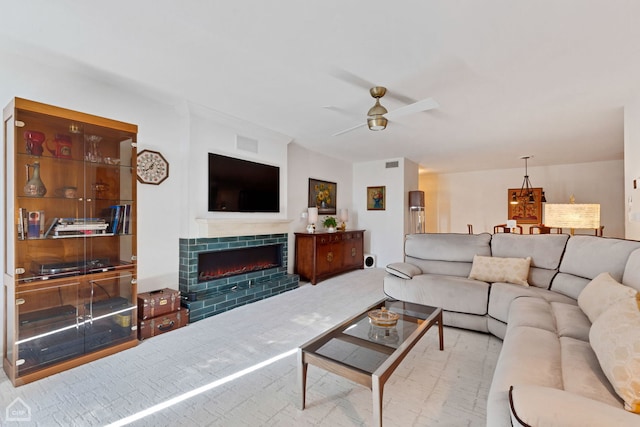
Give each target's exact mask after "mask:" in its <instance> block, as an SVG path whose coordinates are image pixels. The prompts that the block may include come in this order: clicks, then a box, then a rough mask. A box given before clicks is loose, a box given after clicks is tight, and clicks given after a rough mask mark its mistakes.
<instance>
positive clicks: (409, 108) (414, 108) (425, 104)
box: [385, 98, 440, 119]
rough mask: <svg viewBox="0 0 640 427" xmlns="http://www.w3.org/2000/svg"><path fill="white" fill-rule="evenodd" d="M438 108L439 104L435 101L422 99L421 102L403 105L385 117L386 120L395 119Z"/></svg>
mask: <svg viewBox="0 0 640 427" xmlns="http://www.w3.org/2000/svg"><path fill="white" fill-rule="evenodd" d="M438 107H440V104H438V103H437V102H436V100H435V99H433V98H427V99H423V100H422V101H418V102H414V103H413V104H409V105H405V106H404V107H400V108H398V109H396V110H393V111H390V112H389V113H387V114H385V117H386V118H387V119H395V118H398V117H402V116H406V115H409V114H413V113H418V112H420V111H427V110H432V109H434V108H438Z"/></svg>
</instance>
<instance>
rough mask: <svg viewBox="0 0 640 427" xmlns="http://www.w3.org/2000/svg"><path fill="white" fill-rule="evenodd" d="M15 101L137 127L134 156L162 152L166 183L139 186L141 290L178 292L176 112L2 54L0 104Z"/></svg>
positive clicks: (178, 134)
mask: <svg viewBox="0 0 640 427" xmlns="http://www.w3.org/2000/svg"><path fill="white" fill-rule="evenodd" d="M15 96H19V97H22V98H27V99H32V100H34V101H39V102H44V103H47V104H52V105H56V106H60V107H65V108H69V109H72V110H78V111H83V112H87V113H90V114H95V115H99V116H103V117H107V118H111V119H116V120H121V121H124V122H129V123H134V124H137V125H138V129H139V133H138V150H143V149H145V148H149V149H153V150H158V151H161V152H162V154H163V155H164V156H165V158H166V159H167V160H168V161H169V163H170V174H169V179H167V180H166V181H165V182H164V183H162V185H159V186H155V185H142V184H138V244H139V247H138V262H139V269H138V274H139V278H140V281H139V289H140V290H141V291H145V290H149V289H154V288H158V287H163V286H172V287H176V286H177V264H178V232H179V228H180V221H181V209H180V205H179V204H178V203H175V202H174V201H173V197H174V195H176V194H179V193H180V188H181V184H182V177H181V170H180V167H179V166H178V165H179V163H180V162H179V159H180V148H181V146H182V145H183V144H186V143H187V141H185V140H184V138H183V135H182V134H181V132H180V130H181V129H180V127H179V126H178V125H177V123H178V117H177V116H176V113H175V110H174V108H173V107H172V106H169V105H166V104H162V103H160V102H157V101H154V100H151V99H149V98H145V97H142V96H140V95H139V94H134V93H131V92H130V91H127V90H124V89H122V88H118V87H115V86H112V85H110V84H107V83H104V82H98V81H95V80H92V79H90V78H88V77H87V76H85V75H83V74H81V73H77V72H73V71H69V70H66V69H61V68H57V67H55V66H49V65H48V64H47V63H37V62H36V61H34V60H33V59H25V58H23V57H20V56H18V55H15V54H12V53H7V52H2V51H0V103H2V104H3V105H6V104H7V103H8V102H9V101H10V100H11V99H12V98H13V97H15ZM177 166H178V167H177ZM45 184H46V183H45Z"/></svg>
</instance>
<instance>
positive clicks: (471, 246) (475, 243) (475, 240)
mask: <svg viewBox="0 0 640 427" xmlns="http://www.w3.org/2000/svg"><path fill="white" fill-rule="evenodd" d="M490 241H491V234H489V233H482V234H455V233H421V234H409V235H407V237H406V240H405V243H404V252H405V255H406V256H407V257H411V258H419V259H425V260H437V261H457V262H471V261H473V256H474V255H476V254H477V255H485V256H490V255H491V248H490V247H489V242H490ZM423 271H424V269H423ZM425 272H426V273H430V271H425Z"/></svg>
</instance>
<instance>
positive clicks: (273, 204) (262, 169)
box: [209, 153, 280, 212]
mask: <svg viewBox="0 0 640 427" xmlns="http://www.w3.org/2000/svg"><path fill="white" fill-rule="evenodd" d="M209 212H280V168H279V167H277V166H271V165H265V164H263V163H256V162H251V161H249V160H242V159H236V158H234V157H227V156H222V155H220V154H213V153H209Z"/></svg>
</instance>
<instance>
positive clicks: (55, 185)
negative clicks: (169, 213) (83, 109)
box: [15, 109, 136, 282]
mask: <svg viewBox="0 0 640 427" xmlns="http://www.w3.org/2000/svg"><path fill="white" fill-rule="evenodd" d="M16 129H17V130H16V135H15V138H16V140H17V153H16V160H17V162H16V170H15V177H16V182H19V183H21V184H20V185H17V186H16V187H17V190H16V192H17V194H16V207H15V208H16V209H15V210H16V212H15V215H16V223H17V229H16V253H15V258H16V269H17V270H16V273H17V274H18V277H17V281H18V282H25V281H27V282H28V281H30V280H33V279H34V278H36V279H37V278H47V279H49V278H57V277H61V275H68V274H86V273H90V272H93V271H100V270H101V269H103V268H105V267H111V268H118V267H120V266H128V265H131V263H132V262H134V261H135V254H134V250H133V246H134V239H133V237H132V236H134V235H135V227H136V224H135V221H133V220H132V218H135V205H134V201H133V200H134V196H135V177H134V175H133V173H134V171H133V168H132V164H131V163H132V155H133V152H134V148H133V147H134V143H135V134H134V133H131V132H124V131H121V130H117V129H111V128H108V127H102V126H97V125H95V124H89V123H83V122H79V121H70V120H68V119H63V118H60V117H54V116H50V115H46V114H41V113H36V112H32V111H26V110H20V109H18V110H17V113H16ZM96 269H98V270H96Z"/></svg>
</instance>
